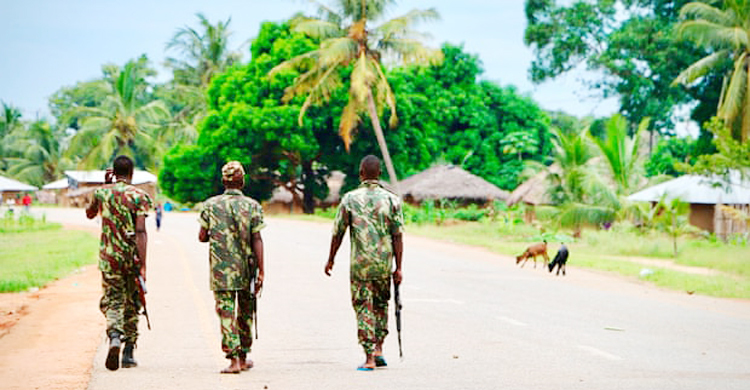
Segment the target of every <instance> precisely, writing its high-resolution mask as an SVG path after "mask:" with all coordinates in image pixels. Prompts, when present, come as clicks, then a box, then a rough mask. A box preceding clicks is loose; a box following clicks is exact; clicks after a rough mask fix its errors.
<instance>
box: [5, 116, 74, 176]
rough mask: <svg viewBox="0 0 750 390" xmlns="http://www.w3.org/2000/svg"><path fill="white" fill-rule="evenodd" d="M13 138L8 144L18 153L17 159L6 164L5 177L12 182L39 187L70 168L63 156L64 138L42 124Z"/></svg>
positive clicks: (30, 126) (30, 127) (69, 163)
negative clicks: (16, 180) (10, 143)
mask: <svg viewBox="0 0 750 390" xmlns="http://www.w3.org/2000/svg"><path fill="white" fill-rule="evenodd" d="M22 133H23V134H22ZM14 134H17V135H18V136H20V137H13V138H15V139H14V140H13V142H12V143H13V145H14V148H15V149H16V150H17V151H18V153H17V157H11V158H10V159H9V160H8V163H9V168H8V173H9V174H10V175H11V176H13V177H14V178H16V179H18V180H21V181H23V182H26V183H30V184H33V185H35V186H41V185H43V184H45V183H48V182H51V181H53V180H56V179H58V178H59V177H60V176H62V172H63V171H64V170H65V169H67V168H71V167H72V166H73V164H72V162H71V161H70V160H69V159H68V158H66V157H65V156H64V155H63V148H62V145H61V141H62V140H63V139H64V136H63V135H62V134H59V133H58V132H56V131H55V129H54V128H53V127H52V126H51V125H50V124H49V122H47V121H46V120H44V119H42V120H38V121H35V122H33V123H31V124H30V125H29V128H28V130H25V131H23V132H16V133H14Z"/></svg>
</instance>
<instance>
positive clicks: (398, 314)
mask: <svg viewBox="0 0 750 390" xmlns="http://www.w3.org/2000/svg"><path fill="white" fill-rule="evenodd" d="M399 286H400V283H396V281H395V280H394V281H393V298H394V301H395V302H394V303H395V306H396V307H395V309H396V331H397V333H398V356H399V357H400V358H402V359H403V358H404V351H403V350H402V349H401V308H402V306H401V294H400V293H399V290H398V288H399Z"/></svg>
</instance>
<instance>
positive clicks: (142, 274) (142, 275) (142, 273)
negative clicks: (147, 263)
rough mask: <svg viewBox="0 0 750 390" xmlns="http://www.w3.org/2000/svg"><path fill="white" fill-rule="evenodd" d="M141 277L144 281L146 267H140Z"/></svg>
mask: <svg viewBox="0 0 750 390" xmlns="http://www.w3.org/2000/svg"><path fill="white" fill-rule="evenodd" d="M140 273H141V277H142V278H143V281H144V282H145V281H146V267H141V269H140Z"/></svg>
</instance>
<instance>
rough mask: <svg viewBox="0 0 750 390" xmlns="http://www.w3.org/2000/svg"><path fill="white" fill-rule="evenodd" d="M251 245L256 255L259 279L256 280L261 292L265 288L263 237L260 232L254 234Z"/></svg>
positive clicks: (251, 237)
mask: <svg viewBox="0 0 750 390" xmlns="http://www.w3.org/2000/svg"><path fill="white" fill-rule="evenodd" d="M250 245H251V247H252V250H253V254H254V255H255V261H256V262H257V263H258V278H257V280H256V282H255V283H256V285H257V289H258V290H260V289H261V287H263V278H264V272H263V237H261V235H260V232H255V233H252V235H251V236H250Z"/></svg>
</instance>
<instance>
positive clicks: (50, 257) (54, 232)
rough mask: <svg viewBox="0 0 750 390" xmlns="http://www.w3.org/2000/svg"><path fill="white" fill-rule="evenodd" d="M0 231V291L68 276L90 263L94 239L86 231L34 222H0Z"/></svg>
mask: <svg viewBox="0 0 750 390" xmlns="http://www.w3.org/2000/svg"><path fill="white" fill-rule="evenodd" d="M3 223H5V225H4V226H3V227H4V228H7V229H8V230H11V231H13V232H7V231H4V230H0V232H1V233H0V248H2V251H1V252H0V292H17V291H24V290H28V289H29V288H31V287H42V286H44V285H46V284H47V283H49V282H51V281H53V280H55V279H58V278H60V277H63V276H65V275H68V274H69V273H70V272H72V271H73V270H75V269H77V268H80V267H81V266H84V265H88V264H94V263H95V262H96V259H97V250H98V240H97V239H96V237H94V236H93V235H91V233H88V232H82V231H70V230H63V229H62V228H61V227H60V225H57V224H47V223H43V222H41V221H37V222H35V223H33V224H28V225H27V226H26V228H27V229H25V231H24V228H23V226H21V227H19V226H18V225H20V224H18V223H17V224H16V226H15V228H14V227H13V226H12V223H11V222H9V221H3Z"/></svg>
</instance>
